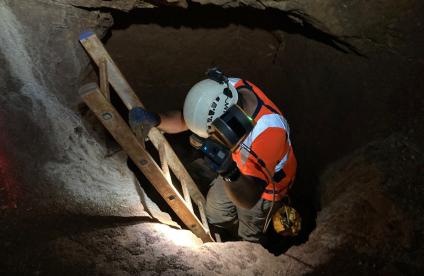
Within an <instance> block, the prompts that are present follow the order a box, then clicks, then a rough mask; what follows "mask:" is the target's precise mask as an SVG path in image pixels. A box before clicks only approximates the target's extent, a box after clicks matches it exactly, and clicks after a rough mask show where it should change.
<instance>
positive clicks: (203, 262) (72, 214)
mask: <svg viewBox="0 0 424 276" xmlns="http://www.w3.org/2000/svg"><path fill="white" fill-rule="evenodd" d="M167 2H169V3H170V4H171V5H172V3H176V5H180V6H184V3H185V2H184V1H175V2H173V1H167ZM152 3H153V4H152ZM154 3H156V2H155V1H149V3H146V2H142V1H135V0H134V1H94V0H93V1H76V0H74V1H71V0H70V1H67V0H62V1H48V0H44V1H42V0H33V1H26V2H25V3H24V4H23V2H20V1H19V2H18V1H1V2H0V24H1V26H2V28H1V29H0V61H1V63H2V64H3V66H2V67H0V75H1V79H0V88H1V91H2V92H1V93H0V206H1V213H0V214H1V216H0V221H1V224H2V228H1V231H0V246H1V247H2V250H1V252H2V253H1V254H0V260H1V261H0V274H2V275H9V274H10V275H13V274H37V275H40V274H52V275H57V274H69V275H86V274H114V275H116V274H121V275H126V274H129V275H132V274H144V273H146V274H151V275H156V274H172V275H175V274H193V275H215V274H221V275H286V274H290V275H291V274H293V275H298V274H305V273H328V274H340V273H346V272H347V271H349V272H352V273H357V274H370V273H373V274H391V273H394V274H399V273H404V272H405V271H406V272H405V273H410V274H419V273H420V272H422V271H423V270H424V268H423V267H422V263H423V259H422V256H424V254H423V248H424V246H423V245H422V242H421V241H422V238H423V237H422V233H423V228H422V225H424V224H423V221H422V213H423V211H424V210H423V209H424V207H423V205H422V200H421V199H422V196H423V187H422V185H423V183H424V181H423V179H422V173H421V171H422V164H423V157H422V148H421V147H420V146H421V145H419V146H416V145H415V144H414V143H413V142H412V141H411V139H410V138H409V137H408V136H404V135H395V136H392V137H390V138H389V139H387V140H383V141H379V142H376V143H372V144H369V145H368V146H367V147H365V148H363V149H361V150H358V151H356V152H355V153H353V154H352V155H350V156H347V157H345V158H344V159H343V160H340V161H339V162H337V163H335V164H333V165H331V166H329V168H328V170H327V171H326V172H325V173H324V174H323V176H322V177H321V180H320V182H321V183H322V184H321V186H320V187H321V203H322V210H321V212H320V213H319V214H318V218H317V227H316V229H315V230H314V231H313V232H312V233H311V235H310V238H309V240H308V241H307V242H306V243H305V244H302V245H298V246H295V247H292V248H291V249H290V250H289V251H287V252H286V253H285V254H282V255H280V256H273V255H272V254H270V253H269V252H267V251H266V250H265V249H263V248H262V247H261V246H259V245H257V244H251V243H247V242H229V243H221V244H218V243H210V244H201V242H200V241H199V240H198V239H196V238H195V237H194V235H193V234H192V233H190V232H188V231H181V230H177V229H174V228H170V227H168V226H165V225H161V224H158V223H154V222H153V220H152V219H151V216H150V215H149V214H148V212H147V210H146V209H145V208H144V207H143V205H142V204H141V202H143V201H144V202H145V203H146V204H144V206H145V207H146V208H147V207H149V208H150V210H149V211H150V213H154V214H156V215H158V216H160V215H161V213H160V211H155V210H154V209H155V205H154V204H153V203H151V202H149V199H148V198H147V197H146V196H145V195H144V193H143V191H142V190H141V189H139V188H138V187H139V186H138V183H137V181H136V180H135V179H134V176H133V174H132V173H130V172H129V170H128V168H127V166H126V164H125V160H126V157H125V156H124V155H122V154H116V155H113V156H111V157H108V158H105V155H106V153H107V150H106V148H105V145H104V144H103V142H101V141H100V140H96V139H95V137H93V132H92V131H90V130H89V129H87V128H86V127H85V126H84V122H83V119H82V118H81V116H80V114H79V113H78V107H77V106H78V104H79V103H80V100H79V98H78V96H77V91H78V88H79V85H80V81H81V79H82V78H83V76H84V73H83V71H84V70H85V68H86V67H87V65H88V64H89V60H88V59H87V57H86V56H85V54H84V52H83V50H82V48H81V47H80V45H79V44H78V36H79V34H80V33H81V31H84V30H86V29H94V30H95V31H96V32H97V33H98V34H99V35H103V34H104V33H105V30H106V29H107V28H108V27H110V25H111V23H112V20H111V17H110V15H108V13H107V12H106V13H103V12H100V11H97V10H96V9H94V10H92V9H93V8H99V7H103V8H105V7H106V8H107V7H109V8H119V9H122V10H126V11H128V10H130V9H132V8H134V7H152V6H153V5H154ZM157 3H159V2H157ZM208 3H209V2H208ZM210 3H214V4H222V5H224V6H233V5H234V6H238V5H240V4H243V5H245V4H247V5H249V4H251V5H253V6H254V7H257V8H263V7H265V6H275V7H277V8H279V9H289V8H290V9H291V8H293V7H303V8H304V9H305V10H306V11H308V13H309V14H312V15H313V17H314V18H315V19H317V18H318V19H320V20H322V21H323V22H324V26H325V28H327V29H329V30H331V31H332V32H335V33H337V34H339V35H347V34H350V35H353V34H355V32H358V31H359V33H361V32H362V31H363V32H364V33H365V34H368V33H370V32H371V30H372V28H370V26H373V24H374V23H373V22H374V21H372V20H371V21H366V22H364V24H365V25H366V26H365V27H357V26H356V27H355V28H353V27H352V28H353V29H354V31H352V30H351V29H350V27H349V26H350V25H349V24H348V23H346V24H345V23H343V21H342V20H345V18H346V20H349V22H352V21H353V19H355V18H357V17H358V14H357V13H359V12H361V11H363V10H364V9H363V7H362V8H359V6H356V5H359V4H360V3H362V2H361V1H354V2H349V3H347V2H346V3H345V5H343V4H342V5H341V6H337V8H335V6H336V5H335V4H332V3H334V2H331V1H313V2H310V1H262V2H259V3H260V4H258V2H255V3H253V2H252V1H225V2H223V1H211V2H210ZM364 3H365V2H364ZM71 4H73V5H74V6H72V5H71ZM295 4H296V5H297V6H294V5H295ZM330 4H331V5H330ZM348 4H349V5H348ZM299 5H302V6H299ZM314 5H315V6H314ZM364 5H370V9H372V10H373V11H375V12H377V15H378V12H380V9H378V8H379V7H380V6H378V5H383V4H382V2H380V1H379V2H376V3H374V4H372V3H368V2H366V3H365V4H364ZM374 5H375V6H374ZM419 5H421V4H419V3H418V4H417V3H416V2H408V1H401V2H400V4H399V7H398V8H397V9H398V10H396V8H395V6H394V4H393V6H392V5H389V4H386V5H385V6H384V7H388V9H393V10H395V12H394V13H393V14H388V17H389V18H392V19H393V18H397V19H399V20H400V21H399V24H400V25H401V26H404V27H405V28H406V27H408V26H409V27H411V29H412V30H415V29H414V28H416V29H418V30H420V29H421V28H422V25H420V24H419V22H420V18H419V17H416V16H415V15H414V12H416V11H418V10H419V9H417V10H414V8H415V7H417V8H418V7H421V6H419ZM77 6H78V7H81V6H83V7H85V8H86V9H81V8H78V7H77ZM322 7H327V8H325V9H324V8H322ZM365 10H366V9H365ZM349 11H351V12H352V14H350V12H349ZM353 11H356V12H357V13H355V12H353ZM411 12H412V13H411ZM410 13H411V14H412V15H413V16H411V17H410V18H412V21H408V22H413V24H412V23H411V24H412V25H408V24H409V23H408V24H406V25H404V24H403V23H402V24H401V21H402V20H403V19H404V17H405V15H408V14H410ZM347 14H348V15H350V16H351V17H346V16H344V15H347ZM385 14H386V13H385ZM349 18H353V19H349ZM40 19H42V20H40ZM374 19H375V20H377V21H376V23H375V24H377V25H379V24H381V21H378V20H380V17H378V16H376V17H375V18H374ZM389 21H390V20H389ZM389 21H387V22H389ZM361 22H363V21H361ZM367 22H368V23H367ZM384 22H386V21H384ZM342 23H343V24H342ZM383 25H384V26H385V24H383ZM340 26H343V27H340ZM379 28H380V27H379ZM377 29H378V28H377ZM383 29H384V27H383ZM371 33H372V34H374V32H371ZM409 33H413V32H408V34H409ZM376 34H377V33H376ZM380 34H381V35H380ZM377 35H378V37H380V38H385V40H384V39H383V40H374V39H373V38H370V39H369V40H368V37H369V36H368V35H365V36H363V37H361V42H360V43H364V44H367V43H370V44H372V45H373V46H372V47H370V48H366V49H369V50H370V51H377V50H378V49H379V45H382V46H383V48H384V47H386V46H387V45H391V44H390V43H391V42H393V41H394V42H393V43H394V44H392V45H397V46H396V47H395V48H393V49H392V50H393V51H395V52H396V51H399V49H403V48H402V47H404V46H405V45H406V46H405V47H406V48H407V49H409V50H408V51H406V52H404V51H402V52H401V53H402V54H401V55H398V56H401V58H402V60H406V61H409V60H412V61H411V63H408V62H405V63H401V64H403V65H411V66H414V68H415V69H417V70H418V69H420V68H421V67H420V66H422V59H420V55H421V53H420V52H419V50H418V49H419V47H416V48H414V47H412V46H413V45H414V43H415V42H416V43H417V44H416V45H421V44H420V43H422V40H421V39H422V38H421V37H419V36H417V37H411V39H413V41H412V42H413V43H411V44H407V43H406V44H405V43H402V41H403V38H402V39H398V40H392V38H393V36H392V35H387V33H386V32H382V33H378V34H377ZM352 39H355V38H352ZM414 39H416V41H415V40H414ZM381 41H383V42H382V43H383V44H380V42H381ZM397 42H401V43H400V44H398V43H397ZM399 45H400V46H399ZM404 53H406V55H405V54H404ZM313 61H314V59H313V58H312V57H311V60H310V62H313ZM305 64H306V65H308V63H307V62H306V61H305ZM401 69H402V68H401ZM402 70H404V69H402ZM393 74H394V75H396V74H395V73H393ZM327 77H328V78H329V79H330V78H331V76H327ZM325 80H327V79H323V81H325ZM411 81H415V79H413V78H412V79H411ZM399 84H401V82H399ZM419 85H420V84H417V85H415V83H411V84H410V86H411V87H414V86H415V87H416V88H419V87H420V86H419ZM408 91H412V89H411V90H408ZM411 93H412V92H411ZM376 94H377V92H376ZM412 95H415V94H413V93H412ZM376 97H377V98H378V95H377V96H376ZM395 99H398V98H395ZM420 100H421V99H420ZM418 103H419V102H418ZM412 110H414V111H415V110H422V107H421V106H419V105H417V106H412ZM383 114H386V113H383ZM413 115H414V114H413V113H412V114H407V116H406V117H407V118H406V119H405V120H404V121H405V122H407V123H409V122H410V123H411V124H412V125H413V126H414V127H416V126H417V125H419V124H418V123H419V122H421V121H420V120H421V117H420V116H419V114H418V115H417V116H416V119H417V121H414V120H412V119H410V118H411V117H414V116H413ZM86 125H89V124H86ZM407 125H408V124H406V126H407ZM318 127H319V126H318ZM416 131H417V132H419V129H418V130H416ZM419 135H421V134H419ZM414 137H416V136H414ZM421 143H422V141H421ZM164 218H165V220H166V219H167V217H166V215H164Z"/></svg>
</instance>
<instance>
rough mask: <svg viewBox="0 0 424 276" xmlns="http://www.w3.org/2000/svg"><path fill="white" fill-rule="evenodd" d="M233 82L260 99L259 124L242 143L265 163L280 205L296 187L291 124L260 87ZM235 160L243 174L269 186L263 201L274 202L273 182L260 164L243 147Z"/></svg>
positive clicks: (236, 86)
mask: <svg viewBox="0 0 424 276" xmlns="http://www.w3.org/2000/svg"><path fill="white" fill-rule="evenodd" d="M229 80H230V83H231V84H232V85H233V86H234V87H235V88H236V89H237V90H238V89H241V88H248V89H249V90H250V91H253V93H254V94H255V95H256V98H257V100H258V106H257V107H256V110H255V112H254V114H253V116H252V118H253V120H254V121H255V123H256V124H255V127H254V128H253V130H252V131H251V132H250V133H249V135H248V136H247V137H246V138H245V140H244V141H243V142H242V143H243V144H244V145H245V146H247V147H248V148H250V150H251V151H253V153H255V154H256V155H257V157H258V158H260V159H261V160H262V161H264V163H265V165H266V167H267V169H268V171H269V172H270V173H271V176H272V178H273V179H274V181H275V200H276V201H279V200H281V199H282V197H283V196H284V195H285V194H286V193H287V191H288V189H289V187H290V186H291V184H292V183H293V181H294V178H295V175H296V167H297V161H296V157H295V156H294V153H293V148H292V145H291V142H290V129H289V126H288V124H287V121H286V119H285V118H284V117H283V115H282V113H281V111H280V110H279V109H278V107H277V106H276V105H275V104H274V103H273V102H271V100H269V99H268V98H267V97H266V96H265V94H264V93H263V92H262V90H260V89H259V88H258V87H257V86H255V85H254V84H252V83H251V82H248V81H245V80H242V79H237V78H230V79H229ZM232 157H233V160H234V161H235V162H236V163H237V167H238V168H239V170H240V172H241V173H242V174H244V175H248V176H250V177H252V178H254V179H255V181H256V182H258V183H259V184H260V185H264V186H265V191H264V192H263V194H262V198H263V199H265V200H269V201H272V200H273V191H274V187H273V182H272V180H271V179H270V176H269V173H267V171H266V170H265V169H264V168H263V167H262V166H261V165H260V164H259V163H258V160H257V159H256V158H255V157H254V156H253V155H252V154H251V153H249V151H248V150H246V149H243V148H242V147H239V148H238V149H237V150H236V151H235V152H234V153H233V155H232Z"/></svg>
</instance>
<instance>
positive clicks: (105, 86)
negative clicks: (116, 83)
mask: <svg viewBox="0 0 424 276" xmlns="http://www.w3.org/2000/svg"><path fill="white" fill-rule="evenodd" d="M99 75H100V91H102V93H103V95H104V96H105V98H106V99H107V100H108V101H110V91H109V81H108V79H107V59H105V58H103V59H102V60H101V61H100V64H99Z"/></svg>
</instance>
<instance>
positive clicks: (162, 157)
mask: <svg viewBox="0 0 424 276" xmlns="http://www.w3.org/2000/svg"><path fill="white" fill-rule="evenodd" d="M158 150H159V158H160V163H161V167H162V171H163V173H164V174H165V176H166V178H167V179H168V181H169V183H171V184H172V180H171V174H170V173H169V166H168V161H167V157H166V156H167V151H166V147H165V145H164V144H159V146H158ZM180 183H181V189H182V190H183V197H184V200H185V202H186V203H187V206H188V208H189V209H190V210H191V211H192V212H193V205H192V203H191V198H190V192H189V190H188V188H187V184H186V183H184V182H180Z"/></svg>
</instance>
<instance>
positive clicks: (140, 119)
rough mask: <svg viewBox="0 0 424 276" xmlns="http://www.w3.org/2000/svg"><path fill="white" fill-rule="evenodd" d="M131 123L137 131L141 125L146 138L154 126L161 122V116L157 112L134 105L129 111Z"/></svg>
mask: <svg viewBox="0 0 424 276" xmlns="http://www.w3.org/2000/svg"><path fill="white" fill-rule="evenodd" d="M128 117H129V124H130V127H131V129H132V130H133V131H134V132H135V131H136V129H137V128H139V127H141V130H142V135H143V138H144V139H145V138H146V137H147V135H148V134H149V131H150V129H151V128H152V127H156V126H158V125H159V124H160V117H159V115H158V114H157V113H154V112H151V111H148V110H146V109H144V108H142V107H134V108H133V109H131V110H130V112H129V116H128Z"/></svg>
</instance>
